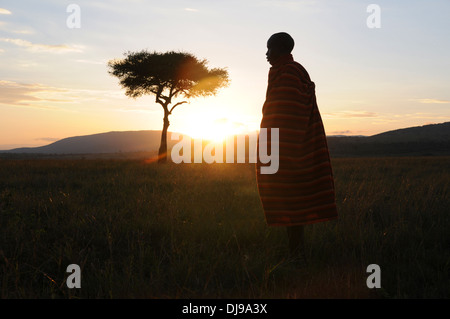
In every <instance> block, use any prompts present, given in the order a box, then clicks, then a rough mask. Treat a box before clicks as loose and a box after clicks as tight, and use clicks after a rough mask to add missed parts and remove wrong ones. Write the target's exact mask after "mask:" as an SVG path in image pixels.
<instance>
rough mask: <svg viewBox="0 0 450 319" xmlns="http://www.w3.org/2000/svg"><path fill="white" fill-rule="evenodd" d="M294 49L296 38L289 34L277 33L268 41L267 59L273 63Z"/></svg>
mask: <svg viewBox="0 0 450 319" xmlns="http://www.w3.org/2000/svg"><path fill="white" fill-rule="evenodd" d="M292 49H294V39H292V37H291V36H290V35H289V34H287V33H286V32H279V33H275V34H273V35H272V36H271V37H270V38H269V40H268V41H267V52H266V57H267V61H269V63H270V64H273V62H274V61H275V60H276V59H278V58H279V57H280V56H282V55H285V54H289V53H291V52H292Z"/></svg>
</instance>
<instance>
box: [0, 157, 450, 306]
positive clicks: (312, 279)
mask: <svg viewBox="0 0 450 319" xmlns="http://www.w3.org/2000/svg"><path fill="white" fill-rule="evenodd" d="M449 168H450V164H449V158H444V157H442V158H439V157H436V158H433V157H430V158H373V159H367V158H361V159H333V170H334V175H335V184H336V193H337V194H336V195H337V205H338V209H339V219H338V220H336V221H332V222H326V223H320V224H315V225H308V226H307V227H306V240H307V249H306V255H307V257H308V264H307V265H306V266H305V267H303V268H300V269H297V268H295V267H294V265H292V264H291V263H290V262H289V260H288V259H286V253H287V242H286V241H287V238H286V233H285V229H284V228H269V227H267V226H266V224H265V221H264V216H263V212H262V207H261V204H260V201H259V197H258V192H257V187H256V180H255V167H254V164H213V165H210V164H180V165H175V164H165V165H159V164H157V163H147V162H146V161H139V160H0V273H1V275H0V289H1V290H0V293H1V294H0V296H1V297H2V298H381V297H382V298H386V297H387V298H448V297H449V296H450V288H449V287H450V286H449V282H450V275H449V274H450V266H449V265H450V252H449V249H448V247H450V234H449V233H448V228H449V226H450V219H449V212H450V201H449V198H450V196H449V195H450V194H449V180H450V178H449V177H450V176H449V171H450V170H449ZM373 263H375V264H378V265H379V266H380V267H381V286H382V288H381V289H369V288H367V286H366V278H367V276H368V275H369V274H368V273H366V267H367V266H368V265H369V264H373ZM69 264H78V265H80V267H81V274H82V275H81V285H82V286H81V288H80V289H69V288H67V286H66V278H67V276H68V273H66V267H67V266H68V265H69Z"/></svg>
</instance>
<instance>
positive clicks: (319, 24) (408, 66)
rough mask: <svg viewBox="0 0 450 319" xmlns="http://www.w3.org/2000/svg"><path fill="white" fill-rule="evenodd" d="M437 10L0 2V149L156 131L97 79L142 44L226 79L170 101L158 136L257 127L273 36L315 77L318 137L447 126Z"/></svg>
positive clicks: (356, 2)
mask: <svg viewBox="0 0 450 319" xmlns="http://www.w3.org/2000/svg"><path fill="white" fill-rule="evenodd" d="M371 4H375V5H376V8H375V9H374V8H373V6H370V5H371ZM73 5H75V8H74V6H73ZM449 13H450V1H448V0H433V1H425V0H421V1H418V0H408V1H406V0H398V1H384V0H383V1H381V0H371V1H361V0H328V1H326V0H324V1H318V0H317V1H315V0H297V1H294V0H293V1H277V0H264V1H263V0H239V1H238V0H236V1H235V0H226V1H225V0H224V1H221V0H220V1H219V0H191V1H172V0H165V1H151V0H150V1H149V0H127V1H125V0H110V1H92V0H90V1H81V0H70V1H64V0H41V1H28V0H20V1H18V0H1V1H0V149H11V148H14V147H22V146H40V145H46V144H49V143H52V142H54V141H56V140H59V139H62V138H66V137H71V136H80V135H88V134H95V133H102V132H109V131H136V130H161V129H162V124H163V110H162V107H161V106H160V105H159V104H156V103H155V98H154V97H153V96H143V97H140V98H137V99H132V98H128V97H126V96H125V94H124V92H125V91H124V90H123V89H122V88H121V87H120V85H119V83H118V79H117V78H115V77H113V76H111V75H110V74H108V68H107V62H108V61H109V60H112V59H120V58H123V57H124V54H125V53H126V52H129V51H131V52H134V51H141V50H144V49H145V50H148V51H158V52H166V51H185V52H190V53H192V54H194V55H196V56H197V57H198V58H200V59H207V60H208V66H209V67H211V68H214V67H219V68H226V69H227V70H228V73H229V76H230V80H231V82H230V85H229V87H227V88H223V89H221V90H220V91H219V93H218V94H217V96H214V97H206V98H197V99H193V100H191V101H190V103H189V104H183V105H181V106H179V107H177V108H176V109H175V110H174V112H173V114H172V115H171V116H170V118H169V120H170V127H169V131H173V132H180V133H186V134H191V135H193V136H195V137H199V136H198V135H200V136H203V137H204V138H208V137H211V136H217V135H221V134H228V133H230V132H245V131H254V130H257V129H258V128H259V124H260V121H261V116H262V114H261V110H262V105H263V103H264V98H265V92H266V87H267V76H268V71H269V68H270V65H269V64H268V62H267V61H266V57H265V53H266V50H267V48H266V43H267V39H268V38H269V37H270V35H272V34H273V33H276V32H280V31H284V32H288V33H289V34H291V36H292V37H293V38H294V40H295V43H296V44H295V48H294V50H293V52H292V54H293V56H294V58H295V60H296V61H298V62H299V63H301V64H302V65H303V66H304V67H305V68H306V69H307V70H308V72H309V74H310V77H311V79H312V80H313V81H314V82H315V84H316V95H317V101H318V106H319V110H320V112H321V115H322V119H323V122H324V126H325V131H326V133H327V134H328V135H374V134H378V133H381V132H385V131H389V130H394V129H398V128H405V127H411V126H421V125H426V124H431V123H443V122H447V121H450V59H449V56H450V41H449V39H450V19H448V17H449ZM196 135H197V136H196Z"/></svg>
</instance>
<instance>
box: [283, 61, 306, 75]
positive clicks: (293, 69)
mask: <svg viewBox="0 0 450 319" xmlns="http://www.w3.org/2000/svg"><path fill="white" fill-rule="evenodd" d="M285 70H286V71H287V72H289V73H292V74H297V75H298V76H300V77H302V78H305V77H306V78H307V79H309V74H308V71H306V69H305V68H304V67H303V65H301V64H300V63H298V62H297V61H292V62H290V63H287V64H286V65H285Z"/></svg>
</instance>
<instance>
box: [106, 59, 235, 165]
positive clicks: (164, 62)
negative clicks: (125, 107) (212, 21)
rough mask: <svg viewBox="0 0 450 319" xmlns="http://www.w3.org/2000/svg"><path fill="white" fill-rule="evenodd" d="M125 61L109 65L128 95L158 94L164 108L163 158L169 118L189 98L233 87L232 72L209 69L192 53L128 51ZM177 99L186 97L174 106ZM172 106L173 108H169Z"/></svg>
mask: <svg viewBox="0 0 450 319" xmlns="http://www.w3.org/2000/svg"><path fill="white" fill-rule="evenodd" d="M124 55H125V58H124V59H116V60H111V61H109V62H108V67H109V71H108V72H109V74H111V75H113V76H116V77H117V78H119V83H120V85H121V86H122V87H123V88H124V89H125V95H127V96H129V97H131V98H137V97H140V96H142V95H147V94H154V95H155V97H156V100H155V101H156V103H159V104H161V105H162V107H163V109H164V126H163V130H162V135H161V147H160V156H165V152H166V151H167V141H166V140H167V137H166V136H167V128H168V126H169V120H168V117H169V115H170V114H172V111H173V110H174V109H175V107H177V106H178V105H181V104H183V103H186V102H187V100H188V99H191V98H196V97H205V96H211V95H216V93H217V92H218V90H219V89H220V88H223V87H226V86H228V84H229V78H228V72H227V71H226V69H223V68H212V69H209V68H208V67H207V63H208V61H207V60H199V59H197V58H196V57H195V56H194V55H192V54H191V53H187V52H175V51H169V52H166V53H159V52H148V51H146V50H142V51H139V52H126V53H125V54H124ZM174 98H182V99H183V100H182V101H178V102H176V103H174V104H173V105H171V104H172V103H173V102H174V101H173V99H174ZM169 106H170V107H169Z"/></svg>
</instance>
